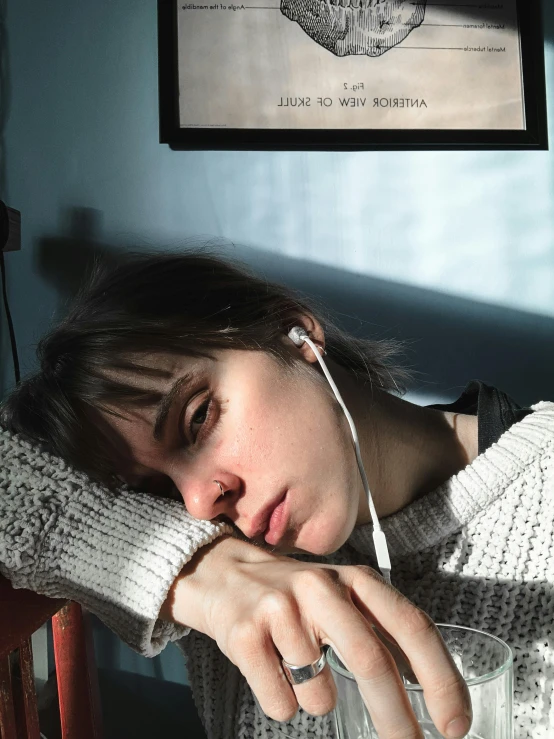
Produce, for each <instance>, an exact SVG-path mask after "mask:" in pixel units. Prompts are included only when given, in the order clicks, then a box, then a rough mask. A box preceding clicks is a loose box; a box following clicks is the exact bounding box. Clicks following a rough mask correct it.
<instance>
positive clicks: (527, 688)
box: [0, 403, 554, 739]
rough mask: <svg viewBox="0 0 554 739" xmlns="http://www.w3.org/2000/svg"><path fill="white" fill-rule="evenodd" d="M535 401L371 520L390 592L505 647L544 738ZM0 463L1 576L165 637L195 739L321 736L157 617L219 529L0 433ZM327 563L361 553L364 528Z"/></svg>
mask: <svg viewBox="0 0 554 739" xmlns="http://www.w3.org/2000/svg"><path fill="white" fill-rule="evenodd" d="M533 409H534V411H535V413H533V414H531V415H529V416H527V417H525V418H524V419H523V420H522V421H520V422H519V423H517V424H515V425H514V426H512V427H511V428H510V429H509V430H508V431H506V432H505V433H504V434H503V435H502V437H501V438H500V440H499V441H498V442H497V443H496V444H494V445H493V446H492V447H490V448H489V449H488V450H487V451H486V452H485V453H484V454H481V455H480V456H479V457H478V458H477V459H476V460H475V461H474V462H473V463H472V464H471V465H470V466H468V467H466V469H464V470H463V471H462V472H460V473H459V474H458V475H456V476H455V477H453V478H452V479H450V480H449V481H447V482H446V483H445V484H444V485H442V486H441V487H440V488H438V489H437V490H435V491H434V492H433V493H431V494H429V495H427V496H426V497H425V498H423V499H421V500H419V501H417V502H416V503H414V504H412V505H411V506H409V507H408V508H406V509H404V510H403V511H401V512H400V513H398V514H396V515H394V516H391V517H390V518H388V519H385V520H383V528H384V530H385V532H386V534H387V539H388V542H389V547H390V550H391V555H392V560H393V572H392V574H393V582H394V584H395V585H396V586H397V587H398V588H399V589H400V590H401V591H402V592H403V593H405V594H406V595H407V596H408V597H409V598H410V599H411V600H412V601H414V602H415V603H417V604H418V605H419V606H420V607H422V608H423V609H424V610H426V611H427V612H428V613H429V614H430V615H431V616H432V618H433V619H435V621H438V622H447V623H453V624H461V625H465V626H472V627H475V628H478V629H483V630H484V631H488V632H489V633H492V634H496V635H497V636H499V637H501V638H502V639H504V640H505V641H506V642H508V644H510V646H511V647H512V648H513V649H514V651H515V736H516V739H531V738H532V739H552V738H553V737H554V703H553V688H554V634H553V631H554V403H539V404H538V405H536V406H534V407H533ZM0 460H1V468H0V517H1V518H0V520H1V530H0V571H1V572H2V573H3V574H4V575H6V576H7V577H8V578H10V579H11V581H12V582H13V583H14V585H15V586H16V587H21V588H30V589H32V590H35V591H37V592H40V593H44V594H46V595H49V596H59V597H67V598H73V599H74V600H77V601H79V602H80V603H82V604H84V605H85V606H86V607H87V608H89V609H90V610H91V611H93V612H94V613H96V614H97V615H98V616H100V618H102V620H103V621H104V622H105V623H106V624H107V625H108V626H109V627H110V628H111V629H113V630H114V631H115V632H116V633H118V634H119V635H120V636H121V638H122V639H123V640H124V641H126V642H127V643H128V644H130V645H131V646H132V647H134V648H135V649H137V650H138V651H139V652H141V653H142V654H145V655H150V656H152V655H154V654H157V653H158V652H159V651H161V650H162V649H163V647H164V646H165V645H166V644H167V642H168V641H169V640H179V646H180V647H181V648H182V650H183V651H184V652H185V654H186V655H187V657H188V668H189V675H190V679H191V686H192V690H193V694H194V698H195V701H196V705H197V707H198V711H199V713H200V716H201V718H202V720H203V723H204V726H205V728H206V732H207V735H208V737H209V739H229V738H233V737H240V738H242V739H279V738H280V737H283V738H285V737H293V738H294V739H308V738H309V739H311V738H312V737H334V736H335V733H334V728H333V722H332V719H331V718H330V716H327V717H323V718H314V717H311V716H308V715H307V714H306V713H304V712H303V711H299V712H298V713H297V715H296V716H295V718H294V719H293V720H292V721H290V722H287V723H282V724H279V723H276V722H274V721H271V720H268V719H267V718H266V717H265V716H264V715H263V713H262V712H261V711H260V709H259V707H258V705H257V703H256V701H255V700H254V698H253V696H252V693H251V691H250V690H249V688H248V685H247V684H246V683H245V681H244V679H243V678H242V676H241V674H240V672H239V671H238V669H237V668H236V667H235V666H234V665H232V664H231V663H230V662H229V661H228V660H227V659H226V658H225V657H224V656H223V655H222V654H221V653H220V652H219V650H218V648H217V646H216V644H215V642H213V641H212V640H211V639H209V638H208V637H206V636H204V635H202V634H199V633H197V632H194V631H193V632H190V633H188V634H187V629H184V628H181V627H177V626H175V625H173V624H169V623H164V622H161V621H159V620H157V614H158V612H159V609H160V606H161V604H162V603H163V601H164V600H165V596H166V593H167V590H168V588H169V586H170V585H171V583H172V581H173V580H174V578H175V576H176V575H177V574H178V572H179V571H180V569H181V568H182V566H183V565H184V564H185V563H186V562H187V561H188V560H189V559H190V558H191V556H192V555H193V554H194V552H195V551H196V550H197V549H198V548H199V547H201V546H203V545H205V544H207V543H209V542H210V541H212V540H213V539H214V538H216V537H217V536H219V535H221V533H222V532H224V531H230V529H229V528H228V527H225V526H223V525H220V524H213V523H210V522H206V521H197V520H195V519H193V518H191V517H190V516H189V515H188V514H187V513H186V511H185V510H184V508H183V506H182V505H181V504H179V503H176V502H172V501H167V500H158V499H155V498H151V497H148V496H146V495H142V494H139V493H133V492H130V491H127V490H123V491H121V492H120V493H118V494H113V493H110V492H108V491H106V490H104V489H103V488H102V487H101V486H98V485H94V484H91V483H90V482H89V481H88V480H87V479H86V478H85V477H84V476H83V475H81V474H79V473H76V472H75V471H74V470H72V469H70V468H69V467H68V466H67V465H65V464H64V463H63V462H62V461H60V460H59V459H57V458H54V457H51V456H50V455H48V454H47V453H45V452H43V451H41V450H38V449H37V448H35V447H33V446H31V445H30V444H28V443H27V442H24V441H21V440H20V439H18V438H17V437H15V436H13V435H11V434H9V433H7V432H5V431H1V430H0ZM326 561H330V562H334V563H336V564H358V563H365V564H367V563H369V564H372V563H373V558H372V543H371V527H370V526H363V527H358V528H356V529H355V530H354V532H353V534H352V536H351V537H350V539H349V540H348V542H347V543H346V544H345V545H344V546H343V547H342V548H341V549H340V550H339V551H338V552H337V553H335V554H334V555H333V556H332V557H328V558H327V560H326ZM183 739H184V738H183Z"/></svg>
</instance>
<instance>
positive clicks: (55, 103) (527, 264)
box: [0, 0, 554, 669]
mask: <svg viewBox="0 0 554 739" xmlns="http://www.w3.org/2000/svg"><path fill="white" fill-rule="evenodd" d="M545 5H548V8H547V9H546V11H545V12H546V32H547V37H548V39H554V9H553V8H552V5H551V3H545ZM0 10H1V13H2V17H3V18H4V20H5V28H6V29H7V36H6V38H7V44H6V43H4V48H3V56H2V78H1V87H0V95H1V97H0V111H1V115H0V121H4V122H5V125H4V127H3V131H2V140H3V144H4V146H3V147H1V148H0V153H1V156H2V158H1V161H0V187H1V189H2V191H1V192H0V197H3V198H4V199H5V200H6V201H7V202H8V203H9V204H10V205H12V206H13V207H16V208H19V209H20V210H21V211H22V214H23V249H22V251H21V252H20V253H13V254H8V256H7V259H6V262H7V268H8V272H9V275H8V278H9V279H8V282H9V296H10V302H11V307H12V311H13V317H14V322H15V328H16V332H17V339H18V344H19V349H20V354H21V359H22V364H23V367H24V369H25V370H28V369H31V368H32V366H33V353H34V344H35V343H36V341H37V339H38V338H39V337H40V336H41V334H42V333H43V332H44V331H45V329H46V328H47V326H48V325H49V323H50V320H51V318H52V317H53V316H54V315H55V314H56V312H59V311H60V310H63V304H64V301H65V300H66V298H67V295H68V294H69V292H70V291H71V289H72V287H73V284H74V281H75V276H76V275H77V274H78V272H79V270H80V268H81V265H82V264H83V263H84V262H86V260H87V259H88V256H89V255H90V253H91V252H93V251H94V250H95V249H96V248H98V247H99V246H101V247H103V248H106V249H108V250H117V249H128V248H132V247H141V248H145V247H146V248H150V249H152V248H159V247H171V248H177V247H179V245H181V244H182V243H183V241H184V240H185V239H186V238H187V237H191V236H194V237H200V239H211V240H214V239H215V240H216V241H217V242H218V243H219V244H220V245H221V247H222V249H223V251H224V252H225V251H227V252H228V253H230V254H232V255H233V256H239V257H242V258H244V259H246V260H247V261H249V262H250V264H251V265H253V266H254V267H257V268H259V269H261V270H263V271H264V272H265V273H266V274H267V275H268V276H269V277H272V278H274V277H277V278H282V279H285V280H287V281H289V282H291V283H292V284H294V286H296V287H301V288H304V289H305V290H307V291H308V292H312V293H314V294H316V295H318V296H319V297H320V298H322V299H323V300H324V301H325V302H326V303H327V304H328V305H329V306H331V307H332V308H334V309H336V310H338V311H339V312H340V314H341V316H342V319H343V322H344V323H345V325H346V326H348V327H350V328H354V329H355V330H356V331H358V332H359V333H365V334H368V335H369V334H371V335H378V336H391V335H395V336H399V337H403V338H408V339H412V340H414V342H413V344H412V349H411V354H410V363H411V364H412V365H413V366H414V367H415V368H416V369H418V370H419V371H420V372H421V373H422V374H421V379H420V381H419V383H418V386H417V387H415V388H414V389H413V397H415V398H416V399H422V400H426V399H428V400H431V399H433V398H437V397H441V398H446V397H449V398H451V397H453V396H454V395H455V394H456V393H457V391H458V390H459V388H460V387H461V386H463V385H464V384H465V382H466V381H467V380H468V379H470V378H472V377H480V378H481V379H484V380H488V381H490V382H494V383H497V384H498V385H500V386H501V387H503V388H504V389H505V390H507V391H508V392H510V393H512V394H513V395H514V396H515V397H516V398H518V399H520V401H522V402H524V403H530V402H532V401H535V400H537V399H539V398H553V397H554V380H553V375H552V369H551V368H552V366H553V360H554V341H552V336H553V328H554V154H553V153H548V152H534V153H525V152H496V153H495V152H457V153H452V152H450V153H449V152H436V153H430V152H417V153H396V152H383V153H371V152H368V153H345V154H343V153H300V152H296V153H277V152H275V153H265V152H253V153H247V152H222V153H218V152H194V153H187V152H179V153H176V152H173V151H171V150H170V149H169V148H168V147H166V146H161V145H160V144H159V143H158V119H157V79H156V77H157V49H156V7H155V2H154V0H150V2H136V1H132V0H117V2H113V1H110V0H95V2H90V1H89V0H72V1H71V2H67V0H65V1H63V2H62V0H49V2H47V3H45V2H36V0H0ZM546 53H547V76H548V86H549V90H550V89H551V87H552V85H553V84H554V52H553V49H552V45H551V42H550V41H547V45H546ZM552 100H554V96H551V99H550V101H549V102H550V103H551V102H552ZM550 113H551V115H550V117H551V119H552V120H554V111H553V110H552V106H550ZM553 138H554V137H553ZM1 330H2V335H1V341H2V345H1V346H2V357H1V362H0V381H1V385H0V389H1V390H2V392H4V391H5V390H6V389H7V388H9V386H10V385H11V383H12V374H11V360H10V357H9V352H8V347H7V342H6V330H5V325H2V329H1ZM122 653H123V652H122ZM125 659H126V660H129V659H130V658H128V657H125ZM133 669H135V667H134V666H133ZM137 669H138V668H137Z"/></svg>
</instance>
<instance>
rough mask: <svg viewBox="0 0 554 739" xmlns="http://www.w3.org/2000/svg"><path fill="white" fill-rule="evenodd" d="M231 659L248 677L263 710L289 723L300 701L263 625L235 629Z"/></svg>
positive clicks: (248, 625) (277, 719)
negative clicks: (261, 628) (261, 627)
mask: <svg viewBox="0 0 554 739" xmlns="http://www.w3.org/2000/svg"><path fill="white" fill-rule="evenodd" d="M231 643H232V645H233V648H232V650H229V652H228V657H229V659H230V660H231V661H232V662H233V663H234V664H235V665H236V666H237V667H238V668H239V670H240V671H241V673H242V674H243V675H244V677H245V679H246V681H247V683H248V685H249V686H250V688H251V689H252V692H253V693H254V695H255V696H256V699H257V701H258V703H259V705H260V708H261V709H262V711H263V712H264V713H265V714H266V716H269V717H270V718H272V719H274V720H275V721H289V720H290V719H291V718H293V716H294V715H295V714H296V712H297V711H298V701H297V699H296V695H295V693H294V690H293V689H292V687H291V685H290V683H289V681H288V680H287V677H286V675H285V673H284V672H283V668H282V664H281V658H280V656H279V654H278V653H277V650H276V649H275V646H274V644H273V641H272V639H271V635H270V634H269V633H268V632H267V631H265V632H262V631H261V630H260V628H259V626H252V625H250V624H246V625H243V626H235V628H234V630H233V634H232V639H231Z"/></svg>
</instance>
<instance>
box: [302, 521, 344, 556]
mask: <svg viewBox="0 0 554 739" xmlns="http://www.w3.org/2000/svg"><path fill="white" fill-rule="evenodd" d="M353 528H354V527H353V526H344V527H341V528H339V529H338V530H337V527H333V529H332V530H331V529H329V527H328V526H326V527H324V528H323V529H320V528H316V530H315V531H314V530H312V531H302V532H301V535H300V536H299V537H298V538H297V540H296V542H295V545H296V547H295V549H296V550H297V551H300V552H305V553H307V554H315V555H317V556H319V557H325V556H327V555H329V554H333V553H334V552H336V551H337V550H338V549H340V548H341V547H342V546H343V544H345V543H346V541H347V539H348V537H349V536H350V534H351V533H352V530H353Z"/></svg>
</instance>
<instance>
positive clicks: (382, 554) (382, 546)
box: [288, 326, 391, 582]
mask: <svg viewBox="0 0 554 739" xmlns="http://www.w3.org/2000/svg"><path fill="white" fill-rule="evenodd" d="M288 337H289V339H290V340H291V341H292V342H293V343H294V344H295V345H296V346H302V344H304V343H306V344H308V346H309V347H310V349H311V350H312V351H313V353H314V354H315V356H316V358H317V361H318V362H319V364H320V365H321V369H322V370H323V374H324V375H325V377H326V379H327V381H328V382H329V384H330V385H331V389H332V390H333V393H334V394H335V398H336V399H337V402H338V403H339V405H340V407H341V408H342V410H343V411H344V415H345V416H346V420H347V421H348V425H349V426H350V432H351V434H352V439H353V441H354V449H355V452H356V462H357V463H358V470H359V472H360V477H361V478H362V484H363V486H364V490H365V493H366V495H367V500H368V503H369V509H370V511H371V518H372V520H373V544H374V546H375V554H376V555H377V563H378V564H379V569H380V570H381V574H382V575H383V577H384V578H385V580H387V582H390V572H391V562H390V556H389V550H388V547H387V540H386V538H385V532H384V531H383V529H382V528H381V524H380V523H379V519H378V518H377V511H376V510H375V504H374V502H373V496H372V495H371V491H370V489H369V482H368V480H367V475H366V472H365V469H364V463H363V461H362V454H361V452H360V443H359V440H358V432H357V431H356V426H355V424H354V419H353V418H352V416H351V415H350V413H349V411H348V408H347V407H346V405H345V404H344V401H343V399H342V397H341V394H340V392H339V389H338V387H337V386H336V384H335V382H334V380H333V378H332V377H331V373H330V372H329V370H328V369H327V365H326V364H325V362H324V361H323V358H322V356H321V354H320V352H319V351H318V348H317V346H316V345H315V344H314V342H313V341H312V340H311V339H310V337H309V336H308V333H307V331H306V329H304V328H302V327H301V326H294V328H292V329H291V330H290V331H289V333H288Z"/></svg>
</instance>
